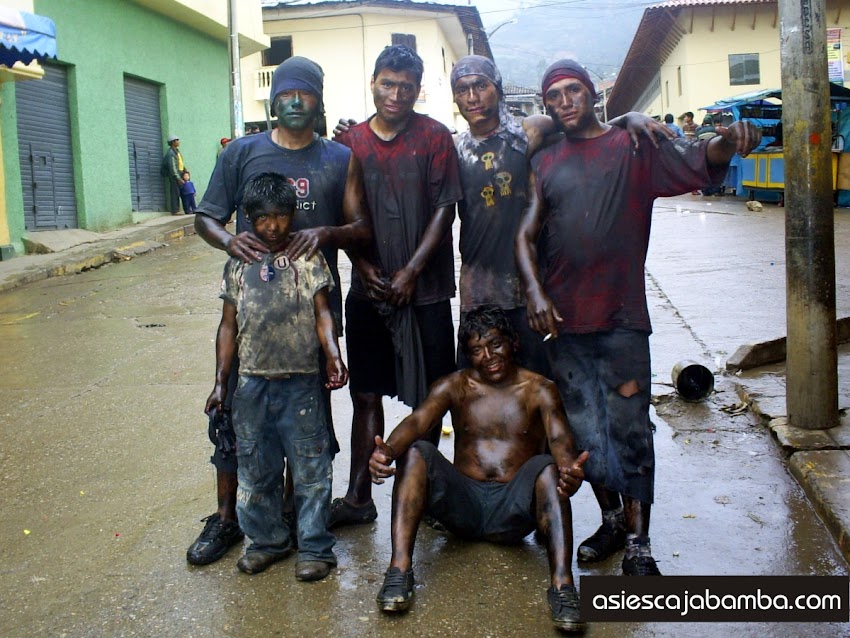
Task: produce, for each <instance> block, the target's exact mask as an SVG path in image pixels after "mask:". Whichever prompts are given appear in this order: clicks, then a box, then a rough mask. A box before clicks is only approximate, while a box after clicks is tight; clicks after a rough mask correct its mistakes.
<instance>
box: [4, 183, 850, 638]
mask: <svg viewBox="0 0 850 638" xmlns="http://www.w3.org/2000/svg"><path fill="white" fill-rule="evenodd" d="M693 200H694V201H693V202H690V201H689V200H688V199H687V198H685V199H680V200H664V201H662V202H659V205H658V207H657V210H656V216H655V220H654V229H653V233H654V234H653V241H652V246H651V250H650V259H649V262H648V270H649V273H650V277H649V279H648V284H649V297H650V305H651V310H652V315H653V322H654V325H655V335H654V336H653V338H652V351H653V352H652V354H653V371H654V374H655V377H654V381H655V383H656V385H655V386H654V392H655V394H656V395H657V401H656V402H657V406H656V410H657V412H656V413H654V414H653V420H654V422H655V423H656V425H657V428H658V429H657V434H656V450H657V457H658V472H657V477H656V485H657V489H656V505H655V507H654V508H653V517H652V539H653V549H654V554H655V556H656V558H657V559H658V560H659V567H660V569H661V571H662V572H663V573H665V574H670V575H697V574H700V575H703V574H704V575H735V574H755V575H827V574H842V575H844V574H846V573H847V564H846V563H845V562H844V561H843V559H842V558H841V555H840V554H839V552H838V551H837V550H836V548H835V545H834V543H833V541H832V539H831V537H830V536H829V534H828V533H827V532H826V530H825V529H824V527H823V525H822V524H821V522H820V521H819V520H818V518H817V517H816V515H815V514H814V512H813V511H812V508H811V507H810V505H809V503H808V501H807V500H806V498H805V496H804V495H803V492H802V490H801V489H800V488H799V486H798V485H797V484H796V483H795V482H794V480H793V479H792V478H791V476H790V475H789V474H788V472H787V471H786V468H785V466H784V462H783V460H782V458H781V454H780V452H779V451H778V450H777V448H776V446H775V445H774V443H773V442H772V441H771V440H770V437H769V435H768V433H767V431H766V429H764V428H763V427H762V426H760V425H758V424H756V423H755V420H754V418H753V417H752V416H751V415H749V414H747V413H746V412H744V413H741V414H737V412H738V410H736V405H737V402H738V399H737V397H736V396H735V394H734V392H733V391H732V390H731V384H730V382H729V380H728V379H727V378H718V386H717V387H718V392H717V393H716V394H714V395H712V397H711V398H710V399H709V400H708V401H706V402H703V403H699V404H688V403H684V402H682V401H681V400H680V399H679V398H678V397H677V396H676V395H675V394H672V392H671V387H670V370H671V368H672V366H673V364H674V363H676V362H677V361H679V360H681V359H683V358H697V359H699V360H708V361H709V362H710V361H712V360H713V359H714V358H716V357H721V358H725V356H727V355H728V354H730V353H731V351H732V350H734V348H735V347H736V346H737V345H740V344H743V343H745V342H747V341H750V340H762V339H769V338H774V337H776V336H780V335H781V334H782V333H784V301H782V297H781V290H782V286H783V285H784V257H783V255H784V253H783V251H782V248H781V246H782V237H781V232H782V223H781V215H782V212H781V210H779V209H774V208H771V207H768V208H766V210H765V212H763V213H759V214H747V213H745V212H744V213H742V212H740V211H741V209H742V208H743V206H740V205H738V206H727V207H725V208H724V204H723V203H722V202H717V203H715V202H711V201H708V202H706V200H703V199H702V198H693ZM707 204H712V205H711V206H708V205H707ZM677 205H679V206H684V207H683V209H682V210H679V211H677V210H676V206H677ZM698 207H699V208H698ZM727 209H728V210H727ZM700 210H702V211H703V212H700ZM685 211H690V212H685ZM847 215H848V218H850V213H847ZM847 221H848V220H844V219H842V220H840V221H839V222H838V225H837V227H836V228H837V230H836V236H837V244H838V246H837V249H836V252H837V253H838V254H839V259H843V258H844V255H848V254H850V251H848V250H847V248H848V246H847V245H846V244H847V239H846V238H847V237H850V224H848V223H847ZM777 247H778V248H777ZM222 264H223V254H222V253H219V252H216V251H214V250H212V249H211V248H209V247H208V246H207V245H206V244H204V243H203V242H202V241H201V240H200V239H198V238H197V237H194V238H190V239H186V240H182V241H179V242H176V243H175V244H174V245H173V246H171V247H168V248H165V249H162V250H159V251H156V252H154V253H152V254H150V255H148V256H146V257H142V258H138V259H134V260H132V261H129V262H126V263H120V264H115V265H110V266H106V267H103V268H100V269H98V270H94V271H90V272H87V273H83V274H81V275H75V276H68V277H59V278H54V279H51V280H47V281H44V282H40V283H36V284H31V285H28V286H24V287H22V288H19V289H17V290H15V291H12V292H8V293H4V294H0V340H2V344H3V347H2V349H0V369H2V370H3V374H2V376H0V389H2V395H3V397H4V399H5V401H4V402H3V405H2V406H0V436H2V443H0V477H2V480H3V485H4V487H5V490H4V494H3V497H2V499H0V502H1V503H2V512H3V516H2V518H0V538H2V539H3V541H4V542H3V543H2V546H0V561H1V562H0V607H2V609H3V613H2V616H0V635H1V636H4V637H6V636H8V637H18V636H20V637H28V636H51V637H53V636H68V637H76V636H105V637H111V636H142V637H147V636H157V637H172V636H174V637H178V636H180V637H182V636H198V637H206V636H210V637H224V636H237V637H254V636H256V637H262V636H316V635H319V636H324V635H333V636H339V637H345V636H352V637H353V636H395V635H399V634H402V635H421V636H464V637H466V636H468V637H482V638H483V637H486V636H492V637H494V638H495V637H502V636H519V637H525V636H547V635H552V636H554V635H557V632H556V631H555V630H554V629H552V627H551V623H550V622H549V616H548V607H547V605H546V602H545V595H544V592H545V588H546V587H547V584H548V583H547V580H548V579H547V568H546V555H545V551H544V550H543V548H541V547H540V546H539V545H537V543H536V542H535V541H534V540H533V537H529V538H528V539H526V542H525V543H524V544H523V545H521V546H518V547H508V548H505V547H497V546H492V545H484V544H469V543H464V542H462V541H460V540H458V539H456V538H453V537H450V536H448V535H445V534H441V533H438V532H435V531H433V530H431V529H430V528H423V529H422V530H421V531H420V534H419V539H418V544H417V548H416V554H415V565H416V576H417V590H416V602H415V603H414V606H413V608H412V611H411V612H410V613H409V614H407V616H406V617H399V618H388V617H385V616H382V615H381V614H380V613H379V612H377V611H376V608H375V603H374V596H375V594H376V593H377V589H378V587H379V586H380V582H381V579H382V575H383V571H384V569H385V568H386V565H387V563H388V560H389V499H390V490H391V482H388V483H387V484H386V485H384V486H380V487H376V489H375V492H374V493H375V499H376V502H377V504H378V509H379V519H378V521H377V523H375V524H373V525H367V526H364V527H361V528H355V529H343V530H340V532H339V534H338V539H339V540H338V544H337V554H338V557H339V568H338V569H337V570H335V571H334V573H333V574H332V576H331V577H329V578H328V579H326V580H325V581H322V582H320V583H312V584H305V583H298V582H297V581H295V579H294V576H293V569H294V560H289V561H286V562H284V563H281V564H278V565H275V566H274V567H272V568H271V569H270V570H269V571H268V572H266V573H264V574H261V575H258V576H254V577H249V576H246V575H244V574H241V573H239V572H238V571H237V570H236V567H235V562H236V559H237V558H238V556H239V549H237V548H234V550H233V551H231V553H229V554H228V555H227V556H226V557H225V558H224V559H223V560H222V561H220V562H218V563H216V564H214V565H212V566H208V567H204V568H194V567H190V566H188V565H187V564H186V562H185V558H184V554H185V549H186V547H187V546H188V544H189V543H190V542H191V541H192V539H194V537H195V536H196V535H197V533H198V532H199V531H200V528H201V524H200V523H199V522H198V520H199V519H200V518H202V517H204V516H206V515H208V514H210V513H211V512H212V511H213V509H214V484H213V472H212V469H211V466H210V465H209V464H208V462H207V459H208V456H209V454H210V446H209V443H208V441H207V438H206V419H205V417H204V415H203V414H202V408H203V402H204V399H205V398H206V396H207V394H208V393H209V390H210V389H211V384H212V373H213V364H214V350H213V340H214V332H215V328H216V325H217V322H218V316H219V311H220V302H219V301H218V300H217V298H216V295H217V291H218V281H219V275H220V270H221V265H222ZM777 282H778V283H777ZM847 285H848V282H847V281H843V282H842V281H840V282H839V291H838V295H839V315H846V314H850V313H848V306H850V295H848V294H847V293H848V291H847V289H846V288H847ZM725 289H728V290H729V291H730V297H731V298H735V299H740V298H741V297H742V296H743V295H742V294H741V291H742V290H746V291H750V294H751V299H752V303H751V304H739V303H736V304H730V303H728V300H727V301H724V295H723V291H724V290H725ZM732 293H734V294H732ZM727 299H728V298H727ZM386 411H387V422H388V423H390V424H393V423H396V422H397V421H398V420H399V419H400V418H401V417H402V416H403V415H404V414H405V413H406V409H405V408H404V407H403V406H400V405H399V404H397V403H395V402H393V401H387V403H386ZM334 412H335V421H336V423H337V429H338V435H339V439H340V442H341V443H342V446H343V453H342V454H341V455H340V456H339V457H338V458H337V460H336V462H335V465H334V471H335V477H336V481H335V485H334V495H335V496H338V495H342V494H343V493H344V492H345V481H346V479H347V476H348V457H347V454H345V449H346V448H347V441H348V436H349V426H350V404H349V401H348V394H347V391H346V390H343V391H341V392H336V393H335V395H334ZM442 446H443V449H444V450H449V449H450V448H451V437H443V443H442ZM573 504H574V519H575V520H574V524H575V536H576V539H577V541H579V540H581V539H583V538H584V537H586V536H587V535H588V534H590V533H592V532H593V531H594V530H595V529H596V527H597V525H598V523H599V519H598V516H599V515H598V510H597V507H596V505H595V501H594V499H593V497H592V494H591V492H590V490H589V489H588V488H587V487H585V488H583V489H582V490H581V491H580V492H579V493H578V495H577V496H576V497H575V498H574V499H573ZM617 573H619V557H616V558H612V559H610V560H609V561H607V562H605V563H602V564H600V565H596V566H593V567H591V568H585V567H582V568H580V569H578V568H577V569H576V571H575V574H576V576H579V577H580V576H582V575H592V574H617ZM733 634H734V635H736V636H740V637H749V636H752V637H756V636H758V637H760V638H762V637H772V636H776V637H780V636H846V635H850V629H848V627H847V626H845V625H821V624H817V625H815V624H810V625H789V624H768V623H749V624H726V625H721V624H716V625H711V624H694V625H688V624H660V623H659V624H631V623H627V624H621V623H604V624H602V623H600V624H595V625H593V626H591V627H590V629H589V631H588V634H587V635H589V636H599V637H603V636H612V637H613V636H617V637H620V636H634V637H644V636H646V637H649V636H663V637H667V636H670V637H673V636H684V635H687V636H697V637H699V636H707V637H714V636H718V637H719V636H729V635H733Z"/></svg>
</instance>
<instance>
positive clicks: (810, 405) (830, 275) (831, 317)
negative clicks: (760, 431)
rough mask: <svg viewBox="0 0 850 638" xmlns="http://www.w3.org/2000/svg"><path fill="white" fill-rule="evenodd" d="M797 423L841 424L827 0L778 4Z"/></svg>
mask: <svg viewBox="0 0 850 638" xmlns="http://www.w3.org/2000/svg"><path fill="white" fill-rule="evenodd" d="M779 16H780V43H781V44H780V47H781V48H780V51H781V57H782V133H783V139H784V147H785V184H786V188H785V259H786V263H787V266H786V296H787V300H786V320H787V325H788V337H787V352H788V355H787V358H786V374H787V390H786V397H787V399H786V401H787V411H788V422H789V424H790V425H792V426H794V427H798V428H806V429H826V428H830V427H833V426H835V425H837V424H838V362H837V352H836V338H835V332H836V328H835V236H834V235H835V228H834V220H833V215H834V212H833V204H832V158H831V156H830V153H831V151H830V149H831V146H832V144H831V134H830V102H829V79H828V71H827V57H826V1H825V0H779Z"/></svg>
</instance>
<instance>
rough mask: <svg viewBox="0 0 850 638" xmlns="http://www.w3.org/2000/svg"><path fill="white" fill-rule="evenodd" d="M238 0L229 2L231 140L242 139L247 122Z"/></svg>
mask: <svg viewBox="0 0 850 638" xmlns="http://www.w3.org/2000/svg"><path fill="white" fill-rule="evenodd" d="M237 4H238V1H237V0H227V28H228V32H229V34H230V37H229V39H228V41H227V48H228V51H229V52H230V128H231V132H232V133H233V135H231V139H236V138H237V137H242V131H243V130H244V128H245V120H244V119H243V116H242V73H241V71H240V69H239V27H238V25H237V20H236V14H237V11H238V9H237Z"/></svg>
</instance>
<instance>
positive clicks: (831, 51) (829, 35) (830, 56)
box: [826, 29, 844, 84]
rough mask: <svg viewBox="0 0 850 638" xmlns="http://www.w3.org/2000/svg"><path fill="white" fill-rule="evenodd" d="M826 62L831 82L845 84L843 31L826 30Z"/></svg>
mask: <svg viewBox="0 0 850 638" xmlns="http://www.w3.org/2000/svg"><path fill="white" fill-rule="evenodd" d="M826 60H827V66H828V67H829V81H830V82H835V83H836V84H844V56H843V55H841V29H827V30H826Z"/></svg>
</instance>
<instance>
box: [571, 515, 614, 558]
mask: <svg viewBox="0 0 850 638" xmlns="http://www.w3.org/2000/svg"><path fill="white" fill-rule="evenodd" d="M625 546H626V528H625V527H621V526H619V525H614V524H611V523H609V522H607V521H606V522H603V523H602V525H600V526H599V529H598V530H596V532H594V534H593V536H591V537H589V538H586V539H585V540H584V541H582V543H581V545H579V546H578V552H577V554H578V557H577V558H578V562H580V563H595V562H597V561H600V560H605V559H606V558H608V557H609V556H610V555H611V554H613V553H614V552H618V551H620V550H621V549H623V548H624V547H625Z"/></svg>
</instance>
